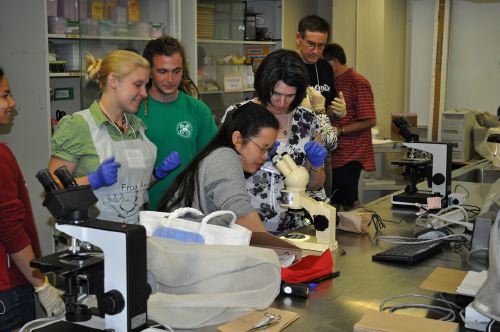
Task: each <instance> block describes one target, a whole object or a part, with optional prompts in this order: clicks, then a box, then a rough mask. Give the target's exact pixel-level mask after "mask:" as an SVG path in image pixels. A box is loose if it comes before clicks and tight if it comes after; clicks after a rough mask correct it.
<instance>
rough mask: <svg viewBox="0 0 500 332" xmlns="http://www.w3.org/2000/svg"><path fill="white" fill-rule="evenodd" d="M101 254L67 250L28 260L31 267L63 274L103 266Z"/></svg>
mask: <svg viewBox="0 0 500 332" xmlns="http://www.w3.org/2000/svg"><path fill="white" fill-rule="evenodd" d="M103 264H104V259H103V254H102V253H99V252H94V251H93V252H80V253H79V254H73V253H71V252H70V251H69V250H66V251H61V252H57V253H55V254H52V255H48V256H44V257H41V258H37V259H35V260H32V261H31V262H30V266H31V267H35V268H38V269H39V270H40V271H42V272H43V273H46V272H54V273H57V274H61V275H65V274H67V273H71V272H79V271H83V270H86V269H89V268H90V267H98V266H103Z"/></svg>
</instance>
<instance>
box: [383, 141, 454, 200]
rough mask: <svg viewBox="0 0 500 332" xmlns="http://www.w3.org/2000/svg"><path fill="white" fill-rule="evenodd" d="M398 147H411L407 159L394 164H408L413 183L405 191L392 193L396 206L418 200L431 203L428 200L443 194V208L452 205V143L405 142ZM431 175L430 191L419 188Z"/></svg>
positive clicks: (406, 172) (407, 168) (441, 196)
mask: <svg viewBox="0 0 500 332" xmlns="http://www.w3.org/2000/svg"><path fill="white" fill-rule="evenodd" d="M397 146H399V147H403V148H407V149H408V154H407V158H404V159H402V160H398V161H393V162H392V164H394V165H399V166H404V167H405V168H406V170H405V172H404V173H403V174H404V175H409V176H410V181H411V183H410V184H409V185H407V186H406V187H405V190H404V192H402V193H400V194H395V195H393V196H392V199H391V202H392V204H393V205H407V206H414V205H415V203H418V204H422V205H426V206H427V205H428V199H429V198H431V197H439V198H440V201H441V204H440V206H439V209H440V208H442V207H446V206H447V204H448V195H449V194H450V193H451V169H452V167H451V160H452V148H453V145H452V144H450V143H441V142H402V143H398V144H397ZM423 178H427V184H428V186H429V187H430V188H431V191H430V192H424V191H421V190H419V189H418V188H417V183H418V182H420V181H421V180H422V179H423Z"/></svg>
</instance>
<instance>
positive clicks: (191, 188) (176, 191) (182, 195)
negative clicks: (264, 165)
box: [158, 102, 279, 211]
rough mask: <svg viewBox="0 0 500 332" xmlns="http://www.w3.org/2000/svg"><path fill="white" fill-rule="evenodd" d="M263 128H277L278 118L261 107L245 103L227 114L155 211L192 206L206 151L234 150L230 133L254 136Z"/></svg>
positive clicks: (245, 137) (208, 152) (176, 179)
mask: <svg viewBox="0 0 500 332" xmlns="http://www.w3.org/2000/svg"><path fill="white" fill-rule="evenodd" d="M263 128H274V129H276V130H278V129H279V123H278V120H276V118H275V117H274V115H273V114H272V113H271V112H269V111H268V110H267V109H266V108H265V107H264V106H262V105H260V104H256V103H253V102H248V103H245V104H243V105H240V106H238V107H237V108H236V109H234V110H232V111H231V112H229V113H228V114H227V117H226V120H225V121H224V123H223V124H222V126H221V127H220V128H219V131H218V132H217V134H216V135H215V136H214V138H213V139H212V140H211V141H210V143H208V145H207V146H206V147H205V148H204V149H203V150H201V151H200V152H199V153H198V154H197V155H196V157H194V159H193V160H192V161H191V162H190V163H189V165H187V167H186V168H185V169H184V171H182V173H180V174H179V175H178V176H177V177H176V178H175V180H174V182H173V183H172V185H171V186H170V187H169V188H168V190H167V191H166V192H165V194H164V195H163V197H162V198H161V200H160V202H159V204H158V210H159V211H170V210H172V209H173V208H175V207H178V206H181V205H182V206H188V207H189V206H192V205H193V201H194V193H195V191H196V190H201V188H200V187H199V183H198V171H199V169H200V164H201V162H202V161H203V159H205V157H207V156H208V155H209V154H210V153H212V152H213V151H214V150H216V149H218V148H220V147H227V148H231V149H234V145H233V133H234V132H235V131H239V132H240V133H241V136H242V137H243V138H244V140H245V141H244V144H246V143H247V141H248V139H247V138H252V137H255V136H257V135H258V134H259V133H260V131H261V129H263Z"/></svg>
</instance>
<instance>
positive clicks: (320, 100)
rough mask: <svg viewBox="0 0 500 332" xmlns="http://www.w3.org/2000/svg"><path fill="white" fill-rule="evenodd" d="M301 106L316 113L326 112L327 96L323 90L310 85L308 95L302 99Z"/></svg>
mask: <svg viewBox="0 0 500 332" xmlns="http://www.w3.org/2000/svg"><path fill="white" fill-rule="evenodd" d="M300 106H302V107H305V108H307V109H310V110H311V111H313V112H314V113H317V114H320V113H324V112H325V97H323V95H322V94H321V92H319V91H317V90H316V89H314V88H313V87H312V86H308V87H307V90H306V97H305V98H304V99H303V100H302V103H301V104H300Z"/></svg>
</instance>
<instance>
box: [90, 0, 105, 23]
mask: <svg viewBox="0 0 500 332" xmlns="http://www.w3.org/2000/svg"><path fill="white" fill-rule="evenodd" d="M92 18H93V19H96V20H102V19H103V18H104V6H103V2H102V1H101V0H93V1H92Z"/></svg>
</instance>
